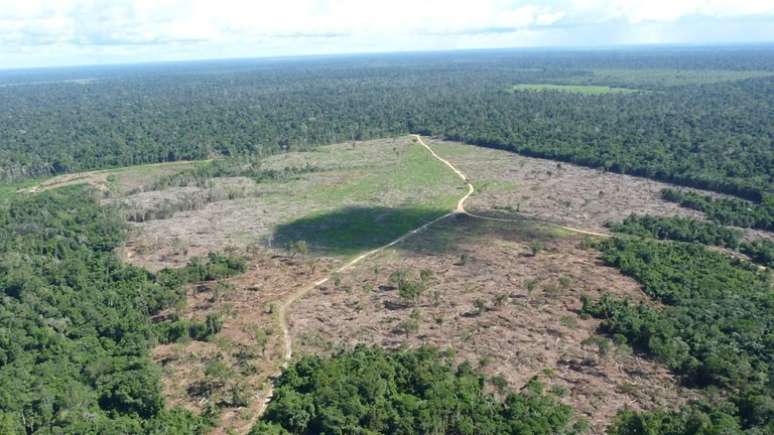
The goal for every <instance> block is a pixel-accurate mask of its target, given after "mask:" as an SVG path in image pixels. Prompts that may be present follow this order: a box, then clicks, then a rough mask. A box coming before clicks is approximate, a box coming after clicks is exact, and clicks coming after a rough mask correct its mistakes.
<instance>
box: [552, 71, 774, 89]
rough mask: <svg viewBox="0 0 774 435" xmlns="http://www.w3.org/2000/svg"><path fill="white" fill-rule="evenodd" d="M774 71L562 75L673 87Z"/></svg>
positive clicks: (577, 81)
mask: <svg viewBox="0 0 774 435" xmlns="http://www.w3.org/2000/svg"><path fill="white" fill-rule="evenodd" d="M771 75H774V73H772V72H771V71H731V70H678V69H598V70H593V71H592V73H591V74H589V75H583V76H577V77H575V78H570V79H563V80H562V81H563V82H565V83H572V84H574V85H584V86H586V85H591V86H593V85H611V86H624V87H641V86H647V87H670V86H684V85H704V84H712V83H722V82H731V81H737V80H746V79H752V78H761V77H768V76H771Z"/></svg>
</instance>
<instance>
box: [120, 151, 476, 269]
mask: <svg viewBox="0 0 774 435" xmlns="http://www.w3.org/2000/svg"><path fill="white" fill-rule="evenodd" d="M307 163H308V164H310V165H313V166H314V167H315V168H316V170H315V171H314V172H311V173H307V174H303V175H300V176H298V177H296V178H294V179H291V180H286V181H277V182H274V181H268V182H262V183H259V184H257V185H255V186H252V187H250V194H249V195H247V196H245V197H240V198H236V199H232V200H229V199H227V198H226V199H224V200H220V201H216V202H206V201H200V207H195V209H193V210H186V211H181V212H179V213H174V214H173V215H172V216H170V217H169V218H166V219H156V220H150V221H147V222H142V223H137V224H134V226H135V228H136V231H135V233H134V237H133V238H132V239H131V240H130V243H129V244H128V245H127V247H126V250H125V256H126V258H127V259H129V261H131V262H133V263H134V264H139V265H142V266H144V267H148V268H150V269H154V270H155V269H159V268H161V267H164V266H176V265H182V264H184V263H185V262H187V261H188V260H189V259H190V258H191V257H193V256H197V255H204V254H206V253H207V252H209V251H217V250H222V249H223V248H225V247H227V246H232V247H237V248H247V247H251V246H264V247H269V248H280V249H284V248H285V247H287V245H288V243H291V242H298V241H304V242H306V244H307V246H308V249H309V250H310V251H311V252H312V253H315V254H326V255H333V256H338V257H342V258H345V257H347V256H351V255H353V254H356V253H358V252H360V251H361V250H364V249H368V248H374V247H376V246H380V245H382V244H384V243H386V242H387V241H390V240H392V239H395V238H396V237H398V236H399V235H401V234H403V233H405V232H406V231H408V230H410V229H413V228H415V227H417V226H419V225H420V224H421V223H422V222H425V221H427V220H429V219H432V218H433V217H437V216H440V215H442V214H444V213H446V212H447V211H448V210H449V209H450V208H451V207H453V205H454V203H455V202H456V199H457V198H458V197H459V196H461V195H460V194H459V192H460V191H462V190H463V189H464V186H463V184H462V182H461V181H460V180H459V179H457V178H456V177H455V176H454V174H452V173H451V172H450V171H448V170H447V169H446V167H445V166H444V165H443V164H441V163H440V162H438V161H436V160H435V159H434V158H433V157H432V156H430V155H429V153H427V152H426V151H425V150H423V149H422V148H420V147H418V146H416V145H415V144H414V142H413V140H412V139H411V138H410V137H403V138H398V139H387V140H379V141H370V142H361V143H354V144H353V143H347V144H339V145H332V146H328V147H322V148H320V149H319V150H317V151H314V152H305V153H288V154H283V155H277V156H273V157H270V158H269V159H268V160H267V162H266V167H267V168H274V169H282V168H287V167H304V166H305V165H307ZM247 181H250V180H245V179H238V178H232V179H221V180H219V181H218V182H217V183H218V184H217V186H219V187H220V188H221V189H225V190H227V189H228V188H229V186H231V187H234V186H235V185H238V184H244V183H245V182H247ZM210 189H211V187H206V188H195V187H185V188H173V189H167V190H163V191H157V192H152V191H151V192H142V193H136V194H133V195H130V196H128V197H125V198H123V199H122V201H124V202H132V203H135V204H143V205H142V206H141V207H151V208H153V207H154V205H155V206H156V207H163V206H164V204H167V203H170V202H173V201H176V198H179V197H180V194H181V193H182V192H181V190H182V191H184V192H185V195H188V196H197V195H198V196H199V197H202V196H207V192H208V191H209V190H210Z"/></svg>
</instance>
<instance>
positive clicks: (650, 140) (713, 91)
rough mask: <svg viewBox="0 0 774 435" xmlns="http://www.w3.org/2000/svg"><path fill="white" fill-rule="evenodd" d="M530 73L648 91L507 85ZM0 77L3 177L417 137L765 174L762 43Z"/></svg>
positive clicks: (607, 163) (629, 163) (768, 98)
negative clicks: (530, 89) (532, 88)
mask: <svg viewBox="0 0 774 435" xmlns="http://www.w3.org/2000/svg"><path fill="white" fill-rule="evenodd" d="M649 72H652V74H649ZM529 83H548V84H564V83H567V84H582V85H600V86H611V87H624V88H633V89H640V90H643V91H644V92H634V93H610V94H600V95H586V94H574V93H571V92H513V91H512V89H513V86H514V85H516V84H529ZM0 84H4V86H0V131H3V136H2V138H0V168H1V169H0V179H5V180H11V179H18V178H22V177H29V176H42V175H50V174H55V173H61V172H67V171H77V170H83V169H87V168H97V167H107V166H119V165H133V164H138V163H148V162H159V161H169V160H179V159H200V158H205V157H209V156H213V155H234V154H244V153H252V154H255V153H258V154H261V153H273V152H278V151H282V150H287V149H305V148H308V147H311V146H314V145H316V144H322V143H331V142H338V141H345V140H352V139H365V138H374V137H382V136H390V135H396V134H404V133H408V132H416V133H424V134H437V135H443V136H446V137H448V138H451V139H458V140H463V141H466V142H470V143H475V144H480V145H486V146H494V147H500V148H505V149H509V150H513V151H517V152H520V153H524V154H529V155H535V156H543V157H549V158H553V159H559V160H566V161H571V162H575V163H579V164H582V165H587V166H593V167H600V168H604V169H607V170H611V171H616V172H625V173H630V174H636V175H644V176H648V177H652V178H658V179H664V180H669V181H674V182H676V183H681V184H686V185H691V186H698V187H705V188H709V189H714V190H718V191H723V192H728V193H732V194H735V195H739V196H742V197H746V198H750V199H753V200H756V201H759V200H760V199H761V196H762V193H763V192H766V191H770V190H771V186H772V184H774V183H772V181H773V180H772V173H773V172H774V171H772V167H774V150H773V149H772V146H771V143H772V137H774V126H773V125H772V123H771V122H770V121H771V113H772V110H774V93H772V92H771V89H772V88H774V49H772V48H771V47H737V48H735V49H733V50H732V49H728V48H720V49H718V48H713V49H708V48H656V49H639V50H617V51H616V50H613V51H604V52H600V51H488V52H487V51H484V52H458V53H446V54H404V55H382V56H350V57H331V58H308V59H298V60H283V61H279V60H264V61H257V60H256V61H230V62H225V61H224V62H210V63H201V62H200V63H182V64H159V65H142V66H124V67H100V68H82V69H63V70H51V71H21V72H5V73H0Z"/></svg>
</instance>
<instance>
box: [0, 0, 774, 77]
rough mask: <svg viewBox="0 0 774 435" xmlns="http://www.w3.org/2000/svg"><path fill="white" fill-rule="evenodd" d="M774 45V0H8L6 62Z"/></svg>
mask: <svg viewBox="0 0 774 435" xmlns="http://www.w3.org/2000/svg"><path fill="white" fill-rule="evenodd" d="M760 42H774V0H642V1H633V0H549V1H540V2H539V1H534V0H524V1H513V0H468V1H463V0H424V1H423V0H278V1H266V0H252V1H246V0H243V1H239V0H210V1H208V0H0V69H7V68H28V67H48V66H65V65H92V64H115V63H135V62H156V61H177V60H194V59H216V58H252V57H276V56H295V55H309V54H337V53H371V52H396V51H431V50H454V49H475V48H507V47H603V46H604V47H607V46H618V45H641V44H715V43H724V44H733V43H760Z"/></svg>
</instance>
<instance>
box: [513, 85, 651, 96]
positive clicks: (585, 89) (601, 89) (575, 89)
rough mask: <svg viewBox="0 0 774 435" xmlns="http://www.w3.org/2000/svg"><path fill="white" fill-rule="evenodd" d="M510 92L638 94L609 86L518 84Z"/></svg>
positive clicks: (633, 90) (634, 90)
mask: <svg viewBox="0 0 774 435" xmlns="http://www.w3.org/2000/svg"><path fill="white" fill-rule="evenodd" d="M511 91H513V92H518V91H527V92H546V91H556V92H569V93H572V94H587V95H602V94H626V93H633V92H640V91H639V90H637V89H628V88H612V87H610V86H598V85H552V84H520V85H514V86H513V87H511Z"/></svg>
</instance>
